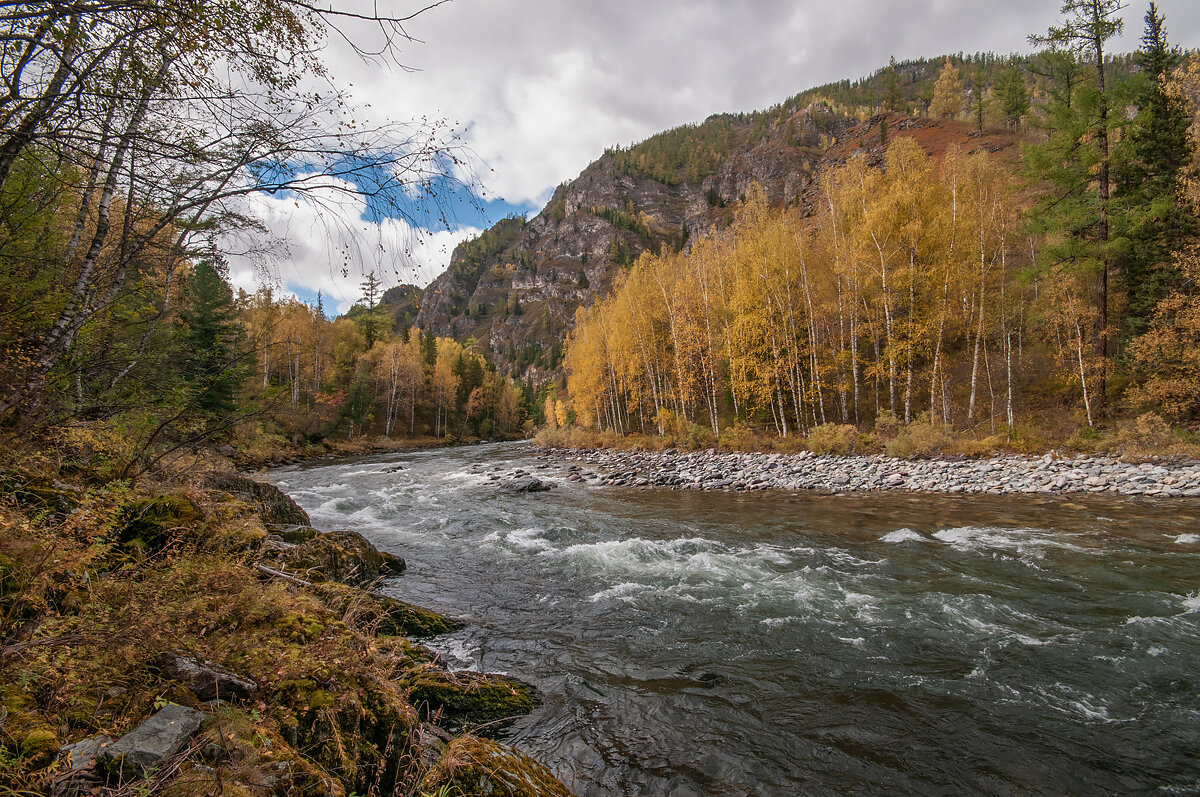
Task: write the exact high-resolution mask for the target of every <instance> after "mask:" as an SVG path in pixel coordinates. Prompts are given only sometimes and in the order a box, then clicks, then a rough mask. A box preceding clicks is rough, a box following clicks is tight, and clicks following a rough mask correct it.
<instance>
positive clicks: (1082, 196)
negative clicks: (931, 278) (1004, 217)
mask: <svg viewBox="0 0 1200 797" xmlns="http://www.w3.org/2000/svg"><path fill="white" fill-rule="evenodd" d="M1122 8H1123V5H1122V2H1121V0H1065V2H1064V3H1063V7H1062V14H1063V16H1064V17H1065V18H1066V19H1065V20H1064V22H1063V24H1062V25H1055V26H1051V27H1050V29H1049V30H1048V31H1047V32H1046V34H1045V35H1040V36H1039V35H1034V36H1030V37H1029V40H1030V42H1031V43H1033V44H1043V45H1049V46H1050V47H1051V48H1052V49H1060V50H1066V51H1069V52H1075V53H1078V54H1079V56H1080V58H1081V60H1086V61H1090V63H1091V66H1092V69H1093V74H1092V79H1091V81H1090V83H1089V84H1087V85H1086V86H1080V87H1079V89H1078V90H1077V91H1072V90H1071V88H1072V87H1071V86H1068V87H1067V89H1068V90H1067V92H1066V95H1065V102H1064V97H1063V96H1062V95H1061V94H1060V95H1059V97H1058V98H1056V99H1054V100H1052V102H1051V104H1050V107H1049V108H1048V113H1049V116H1050V119H1051V125H1052V127H1053V133H1052V135H1051V137H1050V140H1049V141H1048V142H1046V143H1045V144H1043V145H1040V146H1038V147H1032V148H1030V150H1029V156H1030V157H1029V158H1027V159H1026V163H1027V165H1028V166H1029V168H1030V170H1031V171H1032V172H1033V174H1034V175H1035V176H1039V177H1041V178H1042V179H1046V180H1049V181H1050V182H1051V183H1053V184H1054V186H1055V189H1056V192H1055V194H1056V195H1055V196H1052V197H1049V198H1047V199H1046V200H1043V201H1042V202H1040V203H1038V205H1037V207H1035V209H1034V214H1033V217H1034V219H1035V222H1034V228H1035V229H1037V230H1039V231H1041V232H1046V233H1050V234H1051V235H1052V236H1055V237H1057V238H1058V239H1059V240H1058V241H1052V242H1051V243H1050V244H1048V245H1047V246H1045V247H1043V250H1042V255H1041V260H1042V262H1043V265H1044V264H1046V263H1047V262H1057V263H1066V264H1069V265H1071V266H1073V267H1075V268H1077V269H1083V270H1090V271H1092V272H1094V275H1095V302H1094V303H1095V310H1096V312H1095V315H1094V319H1095V320H1094V328H1093V330H1092V353H1093V356H1094V357H1095V359H1096V361H1097V363H1098V365H1097V369H1098V372H1099V373H1098V374H1097V375H1096V378H1095V379H1094V384H1095V388H1096V399H1097V401H1096V404H1097V406H1099V407H1103V405H1104V402H1105V380H1106V378H1107V370H1108V367H1107V363H1108V275H1109V270H1110V265H1111V262H1110V261H1111V259H1112V253H1111V251H1110V229H1109V228H1110V213H1111V208H1110V207H1109V198H1110V191H1111V179H1110V175H1109V168H1110V163H1109V159H1110V153H1109V132H1110V130H1109V127H1110V124H1111V122H1112V120H1111V119H1110V118H1109V108H1110V106H1111V105H1113V98H1112V96H1111V95H1112V90H1111V89H1110V88H1109V86H1108V82H1107V79H1106V75H1105V64H1104V47H1105V43H1106V42H1107V41H1108V40H1109V39H1111V38H1112V37H1114V36H1116V35H1118V34H1119V33H1120V32H1121V30H1122V29H1123V27H1124V22H1123V21H1122V20H1121V18H1120V17H1119V16H1117V15H1118V13H1119V12H1120V10H1121V9H1122ZM1066 74H1068V75H1070V74H1073V73H1072V72H1071V71H1070V70H1067V72H1066Z"/></svg>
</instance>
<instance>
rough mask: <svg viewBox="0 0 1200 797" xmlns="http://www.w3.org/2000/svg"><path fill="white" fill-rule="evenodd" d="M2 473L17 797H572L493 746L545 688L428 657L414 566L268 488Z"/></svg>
mask: <svg viewBox="0 0 1200 797" xmlns="http://www.w3.org/2000/svg"><path fill="white" fill-rule="evenodd" d="M81 473H82V474H83V476H85V477H86V476H91V475H93V474H91V472H87V471H81V470H78V469H76V470H71V471H70V472H67V471H65V470H64V469H61V468H54V469H51V468H49V467H47V466H46V464H45V460H34V461H33V465H31V466H30V467H21V466H18V467H13V468H6V469H0V725H2V726H3V730H4V734H0V792H5V789H6V788H19V789H22V793H44V794H53V795H64V796H65V795H82V794H113V795H120V794H133V793H153V794H175V795H181V796H182V795H192V794H212V793H216V792H218V791H220V792H222V793H225V792H227V791H228V789H230V788H231V784H244V785H245V787H244V788H243V787H242V786H241V785H238V786H237V787H236V788H234V790H233V791H230V792H228V793H236V794H245V795H270V794H301V793H303V794H311V795H326V797H345V795H347V794H353V793H358V794H392V793H396V794H401V793H402V794H425V793H430V794H443V793H446V794H463V795H483V794H489V795H500V794H503V795H509V796H510V797H569V792H568V791H567V789H566V788H565V787H563V785H562V784H561V783H559V781H558V780H557V779H555V778H554V776H553V775H552V774H551V773H550V772H549V771H548V770H546V769H545V767H543V766H541V765H540V764H539V763H537V762H536V761H534V760H532V759H530V758H529V757H528V756H525V755H524V754H522V753H521V752H520V751H518V750H516V749H514V748H511V747H508V746H506V745H504V744H502V743H499V742H497V741H494V740H492V739H490V738H487V737H489V736H492V735H494V734H495V733H496V732H497V731H498V730H500V729H502V728H503V727H505V725H507V724H509V723H511V721H512V720H514V719H516V718H517V717H518V716H519V715H522V714H527V713H529V711H530V710H531V709H532V707H533V705H534V703H535V702H536V700H537V696H536V694H535V692H534V690H533V688H532V687H530V686H528V685H526V684H524V683H521V682H520V681H517V680H515V679H512V678H508V677H505V676H500V675H490V674H486V673H477V672H454V671H451V670H449V669H447V668H446V667H445V665H444V664H443V663H442V662H441V660H440V659H439V657H438V656H436V655H435V654H434V653H433V652H432V651H430V650H429V649H428V648H426V647H425V646H424V645H422V644H421V640H422V639H423V638H427V637H431V636H435V635H437V634H442V633H446V632H449V631H453V630H455V629H457V628H460V627H461V623H459V622H458V621H456V620H454V619H452V618H447V617H443V616H441V615H438V614H436V613H434V612H431V611H428V610H426V609H422V608H420V607H418V606H414V605H411V604H408V603H405V602H403V601H400V600H396V599H395V598H392V597H389V596H386V595H382V594H380V593H379V592H377V591H376V589H375V588H376V587H377V586H378V585H379V584H380V583H381V581H382V580H383V579H385V578H390V577H393V576H398V575H400V574H401V573H403V571H404V569H405V562H404V560H403V559H401V558H400V557H398V556H395V555H392V554H389V553H387V552H385V551H380V550H378V549H376V548H375V547H374V546H373V545H372V544H371V543H370V542H369V541H368V540H366V539H365V538H364V537H362V535H360V534H357V533H355V532H353V531H329V532H325V531H320V530H317V529H314V528H312V526H311V523H310V520H309V517H308V515H307V514H306V513H305V512H304V510H303V509H302V508H301V507H299V506H298V505H296V503H295V502H294V501H292V499H291V498H289V497H288V496H287V495H285V494H284V493H282V492H281V491H280V490H279V489H278V488H276V487H274V486H273V485H270V484H265V483H261V482H256V481H254V480H251V479H249V478H246V477H243V476H240V475H237V474H233V473H228V472H222V473H212V474H209V475H207V476H199V475H197V474H194V473H189V474H188V475H186V476H184V477H179V478H177V479H173V480H164V481H161V482H156V483H154V484H142V485H141V486H140V487H139V488H138V489H137V490H136V491H131V490H128V489H121V488H118V489H113V488H110V486H108V485H106V484H103V483H101V484H100V486H96V484H94V483H92V482H89V481H88V479H87V478H80V475H81Z"/></svg>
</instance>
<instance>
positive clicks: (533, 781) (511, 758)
mask: <svg viewBox="0 0 1200 797" xmlns="http://www.w3.org/2000/svg"><path fill="white" fill-rule="evenodd" d="M439 790H443V791H441V792H440V793H446V794H461V795H472V797H475V796H476V795H477V796H478V797H571V793H570V792H569V791H567V788H566V786H564V785H563V784H562V783H561V782H560V781H559V780H558V779H557V778H556V777H554V775H552V774H551V773H550V771H549V770H547V769H546V768H545V767H543V766H542V765H541V764H539V763H538V762H536V761H534V760H533V759H532V758H530V757H529V756H527V755H525V754H524V753H522V752H520V751H519V750H515V749H513V748H511V747H508V746H506V745H503V744H500V743H498V742H493V741H489V740H487V739H480V738H477V737H474V736H460V737H459V738H457V739H455V740H454V741H452V742H450V744H449V745H447V746H446V750H445V752H444V753H442V757H441V759H440V760H439V761H438V763H437V765H436V766H435V767H434V768H433V769H431V770H430V771H429V773H428V774H427V775H426V776H425V778H424V779H423V780H422V781H421V785H420V786H419V787H418V791H420V792H421V793H423V794H434V793H439Z"/></svg>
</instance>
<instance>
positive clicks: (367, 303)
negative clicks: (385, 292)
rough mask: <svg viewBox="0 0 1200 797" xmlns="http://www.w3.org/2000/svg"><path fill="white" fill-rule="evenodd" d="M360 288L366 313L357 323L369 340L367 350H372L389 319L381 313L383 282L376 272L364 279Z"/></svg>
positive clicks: (359, 317) (362, 314) (358, 317)
mask: <svg viewBox="0 0 1200 797" xmlns="http://www.w3.org/2000/svg"><path fill="white" fill-rule="evenodd" d="M360 286H361V288H362V292H363V298H362V303H363V306H364V307H365V312H363V313H361V314H359V315H358V316H357V317H356V318H355V321H357V322H358V328H359V329H360V330H361V331H362V334H363V337H364V338H366V339H367V348H368V349H370V348H371V347H372V346H374V345H375V341H377V340H379V338H380V337H381V335H382V332H383V329H384V326H385V325H386V324H387V317H386V316H385V315H384V314H383V313H381V312H380V311H379V297H380V294H381V290H380V289H381V288H382V287H383V282H382V281H381V280H380V279H379V278H378V277H376V276H375V272H374V271H371V272H370V273H368V274H367V276H365V277H363V280H362V282H361V283H360Z"/></svg>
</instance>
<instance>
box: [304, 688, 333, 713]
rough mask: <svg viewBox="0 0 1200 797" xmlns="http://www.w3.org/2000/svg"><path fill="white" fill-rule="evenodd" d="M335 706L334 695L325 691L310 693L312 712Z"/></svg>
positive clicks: (309, 704) (318, 690) (309, 699)
mask: <svg viewBox="0 0 1200 797" xmlns="http://www.w3.org/2000/svg"><path fill="white" fill-rule="evenodd" d="M332 705H333V695H331V694H329V692H327V691H325V690H324V689H317V690H315V691H313V692H310V693H309V695H308V708H309V710H310V711H317V710H319V709H323V708H328V707H329V706H332Z"/></svg>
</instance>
